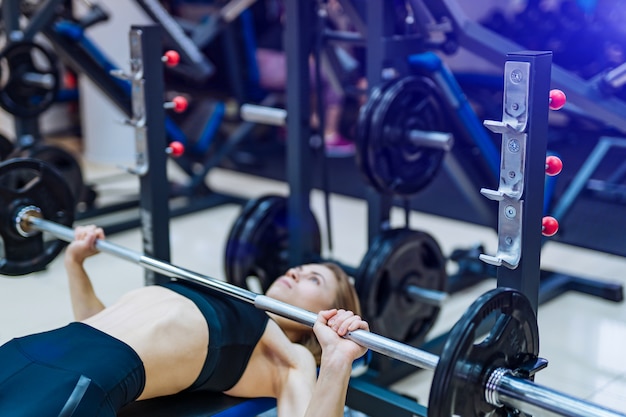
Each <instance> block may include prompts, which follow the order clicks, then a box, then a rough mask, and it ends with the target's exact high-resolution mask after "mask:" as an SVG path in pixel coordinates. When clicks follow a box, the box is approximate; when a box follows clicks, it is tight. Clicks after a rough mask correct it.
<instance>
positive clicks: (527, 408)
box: [496, 372, 623, 417]
mask: <svg viewBox="0 0 626 417" xmlns="http://www.w3.org/2000/svg"><path fill="white" fill-rule="evenodd" d="M496 390H497V398H498V400H499V401H500V402H501V403H502V404H506V405H508V406H510V407H513V408H516V409H518V410H523V411H524V412H525V413H530V414H532V415H541V416H545V415H551V416H569V417H589V416H594V417H617V416H623V414H618V413H616V412H615V411H612V410H609V409H607V408H603V407H600V406H599V405H596V404H591V403H588V402H585V401H582V400H580V399H578V398H575V397H572V396H569V395H566V394H563V393H560V392H558V391H556V390H553V389H550V388H547V387H543V386H540V385H537V384H535V383H534V382H531V381H529V380H527V379H523V378H519V377H516V376H514V375H512V374H511V373H510V372H506V373H505V375H503V376H502V379H501V380H500V382H499V384H498V386H497V388H496ZM546 412H548V413H549V414H546Z"/></svg>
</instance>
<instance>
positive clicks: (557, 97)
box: [549, 89, 567, 110]
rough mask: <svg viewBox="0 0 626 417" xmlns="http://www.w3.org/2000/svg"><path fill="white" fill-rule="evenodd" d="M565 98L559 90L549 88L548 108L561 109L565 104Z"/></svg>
mask: <svg viewBox="0 0 626 417" xmlns="http://www.w3.org/2000/svg"><path fill="white" fill-rule="evenodd" d="M566 101H567V98H566V97H565V93H564V92H563V91H561V90H556V89H555V90H550V104H549V106H550V110H561V109H562V108H563V106H565V102H566Z"/></svg>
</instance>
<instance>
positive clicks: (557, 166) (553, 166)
mask: <svg viewBox="0 0 626 417" xmlns="http://www.w3.org/2000/svg"><path fill="white" fill-rule="evenodd" d="M562 170H563V161H561V158H559V157H558V156H554V155H550V156H548V157H546V175H549V176H551V177H553V176H555V175H559V174H560V173H561V171H562Z"/></svg>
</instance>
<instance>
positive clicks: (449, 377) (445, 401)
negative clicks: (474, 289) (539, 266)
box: [428, 288, 539, 417]
mask: <svg viewBox="0 0 626 417" xmlns="http://www.w3.org/2000/svg"><path fill="white" fill-rule="evenodd" d="M485 333H486V336H485V335H484V334H485ZM538 354H539V330H538V328H537V318H536V316H535V313H534V311H533V309H532V306H531V305H530V302H529V301H528V299H527V298H526V297H525V296H524V295H523V294H522V293H520V292H519V291H516V290H512V289H508V288H497V289H495V290H491V291H489V292H487V293H485V294H483V295H482V296H480V297H479V298H478V299H477V300H476V301H474V303H473V304H472V305H471V306H470V307H469V308H468V309H467V311H466V312H465V314H463V317H461V319H460V320H459V321H458V322H457V323H456V324H455V325H454V327H453V328H452V330H451V331H450V333H449V336H448V339H447V340H446V343H445V345H444V347H443V352H442V353H441V356H440V358H439V364H438V365H437V369H436V370H435V374H434V376H433V382H432V385H431V388H430V397H429V402H428V416H429V417H450V416H451V415H459V416H485V415H499V416H506V415H509V414H508V412H507V410H506V409H505V408H496V407H495V406H493V405H490V404H489V403H487V402H486V400H485V386H486V382H487V378H488V377H489V375H490V373H491V371H493V370H495V369H496V368H506V369H510V370H515V369H516V368H518V367H520V366H521V365H522V364H523V363H525V362H528V361H530V360H534V359H536V358H537V355H538ZM489 413H493V414H489ZM522 415H523V414H522Z"/></svg>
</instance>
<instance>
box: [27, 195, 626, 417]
mask: <svg viewBox="0 0 626 417" xmlns="http://www.w3.org/2000/svg"><path fill="white" fill-rule="evenodd" d="M40 216H41V211H40V210H39V209H38V208H36V207H32V206H30V207H25V208H24V209H22V210H20V211H19V213H18V214H17V215H16V218H15V224H16V227H17V230H18V232H19V233H21V234H23V235H24V236H30V235H32V234H33V231H32V230H34V231H41V232H48V233H50V234H52V235H54V236H55V237H57V238H59V239H61V240H64V241H66V242H71V241H73V240H74V230H73V229H71V228H69V227H66V226H63V225H60V224H58V223H54V222H51V221H49V220H45V219H43V218H41V217H40ZM31 229H32V230H31ZM96 248H97V249H98V250H100V251H101V252H105V253H108V254H110V255H114V256H117V257H120V258H123V259H126V260H129V261H131V262H135V263H137V264H140V265H142V266H143V267H145V268H147V269H150V270H152V271H155V272H158V273H161V274H163V275H166V276H169V277H171V278H173V279H183V280H186V281H189V282H193V283H197V284H201V285H203V286H206V287H209V288H211V289H214V290H216V291H218V292H221V293H224V294H227V295H230V296H232V297H235V298H237V299H239V300H242V301H245V302H248V303H250V304H253V305H254V306H255V307H256V308H259V309H261V310H265V311H269V312H272V313H276V314H278V315H280V316H283V317H286V318H289V319H292V320H295V321H297V322H299V323H301V324H305V325H307V326H310V327H312V326H313V325H314V324H315V321H316V318H317V315H316V314H315V313H312V312H310V311H306V310H304V309H301V308H298V307H296V306H293V305H290V304H287V303H283V302H281V301H278V300H275V299H272V298H270V297H267V296H264V295H260V294H256V293H254V292H252V291H248V290H246V289H244V288H240V287H237V286H235V285H232V284H229V283H227V282H225V281H220V280H217V279H215V278H210V277H207V276H204V275H201V274H198V273H196V272H192V271H189V270H187V269H184V268H180V267H178V266H175V265H172V264H170V263H167V262H164V261H159V260H157V259H154V258H151V257H149V256H146V255H142V254H139V253H137V252H134V251H131V250H129V249H126V248H124V247H121V246H118V245H116V244H114V243H110V242H107V241H105V240H97V241H96ZM346 338H348V339H350V340H352V341H354V342H355V343H358V344H359V345H361V346H363V347H366V348H368V349H370V350H372V351H374V352H377V353H380V354H383V355H385V356H388V357H390V358H393V359H397V360H400V361H402V362H406V363H408V364H411V365H414V366H416V367H418V368H422V369H428V370H431V371H432V370H435V369H436V368H437V365H438V364H439V357H438V356H437V355H434V354H432V353H430V352H426V351H424V350H421V349H418V348H416V347H413V346H409V345H407V344H404V343H400V342H397V341H395V340H392V339H389V338H387V337H384V336H381V335H378V334H376V333H372V332H367V331H364V330H356V331H354V332H350V333H349V334H348V335H346ZM483 389H484V393H485V399H486V401H487V402H489V403H490V404H492V405H494V406H502V405H507V406H510V407H513V408H515V409H518V410H522V411H529V410H531V411H532V412H533V414H535V411H537V410H541V411H542V412H544V411H547V412H549V413H553V414H554V415H560V416H565V417H626V414H620V413H618V412H616V411H613V410H609V409H607V408H604V407H600V406H599V405H596V404H593V403H590V402H586V401H584V400H581V399H577V398H574V397H571V396H568V395H566V394H563V393H560V392H558V391H556V390H553V389H551V388H547V387H543V386H541V385H538V384H535V383H534V382H532V381H528V380H526V379H523V378H519V377H516V376H515V375H513V373H512V372H511V370H508V369H503V368H498V369H496V370H494V371H492V373H491V375H490V377H489V380H488V382H487V384H486V386H485V387H483Z"/></svg>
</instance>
